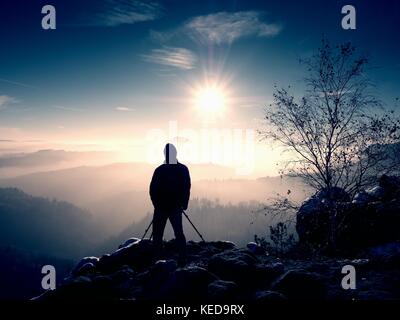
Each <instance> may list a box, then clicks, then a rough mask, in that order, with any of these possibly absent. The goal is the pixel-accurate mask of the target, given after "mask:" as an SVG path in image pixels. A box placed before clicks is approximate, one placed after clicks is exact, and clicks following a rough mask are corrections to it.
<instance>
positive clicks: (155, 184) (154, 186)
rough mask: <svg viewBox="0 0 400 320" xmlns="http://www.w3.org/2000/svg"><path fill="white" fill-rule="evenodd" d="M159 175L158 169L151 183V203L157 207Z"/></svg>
mask: <svg viewBox="0 0 400 320" xmlns="http://www.w3.org/2000/svg"><path fill="white" fill-rule="evenodd" d="M157 177H158V174H157V169H156V170H155V171H154V173H153V177H152V178H151V182H150V192H149V193H150V198H151V202H152V203H153V206H155V203H156V202H157V195H158V178H157Z"/></svg>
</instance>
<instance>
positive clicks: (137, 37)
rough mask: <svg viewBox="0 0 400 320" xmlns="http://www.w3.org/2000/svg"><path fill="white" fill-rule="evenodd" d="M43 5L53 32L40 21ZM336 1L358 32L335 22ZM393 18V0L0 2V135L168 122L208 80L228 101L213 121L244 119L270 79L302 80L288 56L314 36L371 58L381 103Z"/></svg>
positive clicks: (399, 41) (58, 136) (389, 94)
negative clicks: (353, 14) (52, 13)
mask: <svg viewBox="0 0 400 320" xmlns="http://www.w3.org/2000/svg"><path fill="white" fill-rule="evenodd" d="M45 4H52V5H54V6H55V8H56V13H57V16H56V19H57V29H56V30H43V29H42V28H41V18H42V16H43V15H42V14H41V8H42V6H43V5H45ZM345 4H353V5H354V6H355V8H356V10H357V29H356V30H343V29H342V28H341V24H340V22H341V18H342V14H341V8H342V6H343V5H345ZM399 21H400V2H398V1H385V2H384V4H382V2H381V1H377V0H370V1H333V0H330V1H311V0H308V1H285V0H281V1H272V0H271V1H248V0H246V1H244V0H237V1H224V0H219V1H216V0H214V1H210V0H203V1H178V0H170V1H138V0H105V1H92V0H90V1H89V0H85V1H73V0H69V1H54V0H53V1H50V0H48V1H36V0H35V1H22V0H2V1H1V4H0V36H1V39H2V50H0V65H1V68H0V134H1V137H0V139H4V140H6V139H10V140H12V139H19V140H24V139H25V140H27V139H42V140H46V139H48V140H50V139H52V140H54V141H64V140H66V139H67V138H68V137H70V138H71V140H73V141H79V139H80V138H79V137H82V143H89V142H91V141H96V142H98V141H102V140H103V141H104V140H107V138H108V137H111V136H112V137H114V138H115V139H117V138H118V139H119V138H120V139H122V140H123V137H133V138H134V139H137V140H140V139H141V138H142V136H143V134H144V132H145V130H148V128H152V127H158V126H163V125H164V124H165V122H166V121H168V120H177V121H187V119H188V118H190V119H193V120H195V118H196V115H195V114H191V113H190V110H189V108H188V104H190V101H191V97H190V87H193V86H196V85H200V86H201V85H202V83H203V82H204V81H205V79H209V78H212V79H216V81H218V82H220V83H223V84H224V86H225V87H226V90H227V92H229V95H230V96H232V97H234V98H235V99H234V100H235V103H232V104H231V106H230V113H228V114H227V115H226V116H225V120H224V123H223V125H224V126H227V125H228V123H229V124H232V125H233V126H234V125H237V126H239V127H243V128H244V127H254V126H255V123H256V121H255V120H256V119H257V118H259V117H260V116H261V115H262V107H263V105H267V104H268V102H269V100H270V98H271V93H272V90H273V85H274V84H277V85H283V86H286V85H288V84H291V85H293V86H294V87H296V86H298V88H301V79H302V77H303V69H302V68H301V67H300V66H299V64H298V59H299V58H301V57H304V56H307V55H309V54H310V53H311V52H312V51H313V50H315V49H316V48H317V46H318V44H319V42H320V40H321V38H322V36H323V35H324V36H326V37H327V38H328V39H330V40H331V41H332V42H334V43H336V42H344V41H348V40H350V41H352V42H353V43H354V44H355V45H356V47H357V48H358V49H359V50H360V52H366V53H368V54H369V55H370V56H371V58H372V60H371V61H372V64H371V66H373V68H372V69H371V70H370V76H371V78H372V79H373V80H374V82H375V83H376V84H377V89H378V92H379V95H380V97H381V98H382V99H383V100H384V101H385V102H386V103H387V104H388V105H389V106H391V105H392V102H393V101H394V99H395V97H396V96H398V95H399V87H400V79H399V76H398V75H399V72H400V61H399V57H400V36H399V32H398V30H399V24H400V22H399ZM188 88H189V89H188ZM191 125H192V126H196V123H195V122H193V123H192V124H191ZM217 125H218V124H217ZM221 125H222V124H221Z"/></svg>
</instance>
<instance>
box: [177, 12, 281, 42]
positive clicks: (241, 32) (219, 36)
mask: <svg viewBox="0 0 400 320" xmlns="http://www.w3.org/2000/svg"><path fill="white" fill-rule="evenodd" d="M260 18H261V13H260V12H257V11H239V12H218V13H213V14H209V15H204V16H198V17H195V18H192V19H191V20H189V21H188V22H187V23H186V24H185V26H184V29H185V30H186V32H187V33H188V34H189V35H190V36H191V37H192V38H194V39H196V40H200V41H201V42H206V43H214V44H224V43H228V44H231V43H233V42H234V41H236V40H237V39H239V38H242V37H248V36H257V37H274V36H276V35H278V34H279V33H280V31H281V29H282V28H281V26H279V25H278V24H274V23H265V22H262V21H261V20H260Z"/></svg>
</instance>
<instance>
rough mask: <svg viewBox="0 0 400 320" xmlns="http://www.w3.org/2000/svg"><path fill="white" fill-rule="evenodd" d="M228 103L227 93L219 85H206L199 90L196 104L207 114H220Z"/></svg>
mask: <svg viewBox="0 0 400 320" xmlns="http://www.w3.org/2000/svg"><path fill="white" fill-rule="evenodd" d="M225 104H226V95H225V93H224V91H223V90H222V89H221V88H218V87H217V86H206V87H203V88H200V89H198V90H197V92H196V94H195V105H196V107H197V109H198V110H199V111H200V112H201V113H204V114H205V115H218V114H221V113H222V112H223V110H224V109H225Z"/></svg>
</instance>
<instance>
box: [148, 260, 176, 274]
mask: <svg viewBox="0 0 400 320" xmlns="http://www.w3.org/2000/svg"><path fill="white" fill-rule="evenodd" d="M177 267H178V264H177V262H176V261H175V260H158V261H157V262H156V263H155V265H154V268H153V270H155V272H159V273H163V274H169V273H172V272H173V271H175V270H176V268H177Z"/></svg>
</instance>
